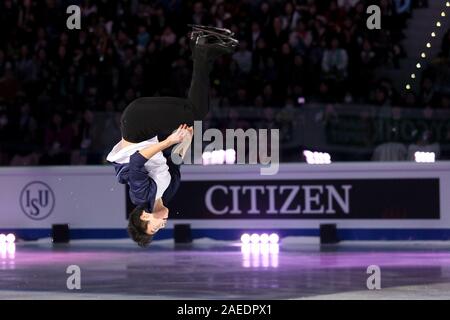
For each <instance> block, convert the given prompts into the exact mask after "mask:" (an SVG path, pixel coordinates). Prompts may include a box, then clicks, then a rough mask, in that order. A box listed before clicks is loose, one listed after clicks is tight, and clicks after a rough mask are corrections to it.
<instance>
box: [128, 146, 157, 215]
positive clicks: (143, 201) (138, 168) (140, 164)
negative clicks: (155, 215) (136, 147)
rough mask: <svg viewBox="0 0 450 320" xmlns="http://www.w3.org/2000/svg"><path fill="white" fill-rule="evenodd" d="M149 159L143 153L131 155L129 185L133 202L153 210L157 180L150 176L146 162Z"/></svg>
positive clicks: (147, 209)
mask: <svg viewBox="0 0 450 320" xmlns="http://www.w3.org/2000/svg"><path fill="white" fill-rule="evenodd" d="M147 161H148V159H147V158H145V157H144V156H143V155H142V154H140V153H139V152H136V153H135V154H133V155H132V156H131V157H130V168H129V186H130V192H129V194H130V199H131V202H132V203H133V204H134V205H136V206H140V207H142V208H144V209H145V211H147V212H152V210H153V205H154V202H155V195H156V189H157V186H156V182H155V181H154V180H153V179H152V178H150V177H149V176H148V172H147V170H146V169H145V166H144V165H145V163H146V162H147Z"/></svg>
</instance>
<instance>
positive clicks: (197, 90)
mask: <svg viewBox="0 0 450 320" xmlns="http://www.w3.org/2000/svg"><path fill="white" fill-rule="evenodd" d="M209 70H210V64H209V63H208V61H206V60H203V59H196V60H194V67H193V74H192V80H191V87H190V89H189V93H188V97H187V99H182V98H175V97H142V98H138V99H136V100H134V101H133V102H131V103H130V104H129V105H128V106H127V107H126V109H125V110H124V112H123V114H122V118H121V131H122V137H123V138H124V139H125V140H126V141H128V142H132V143H138V142H142V141H145V140H148V139H151V138H153V137H154V136H157V135H163V136H166V135H167V134H170V133H171V132H172V131H173V130H175V129H176V128H177V127H178V126H179V125H180V124H183V123H186V124H187V125H189V126H191V125H193V123H194V120H202V119H203V118H204V117H205V116H206V115H207V113H208V111H209Z"/></svg>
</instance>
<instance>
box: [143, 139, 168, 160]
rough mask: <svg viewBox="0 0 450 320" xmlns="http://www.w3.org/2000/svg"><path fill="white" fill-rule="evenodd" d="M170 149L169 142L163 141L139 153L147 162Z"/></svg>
mask: <svg viewBox="0 0 450 320" xmlns="http://www.w3.org/2000/svg"><path fill="white" fill-rule="evenodd" d="M168 147H170V144H169V143H168V141H167V140H164V141H161V142H159V143H157V144H152V145H150V146H148V147H146V148H144V149H141V150H139V153H140V154H141V155H142V156H143V157H144V158H146V159H147V160H148V159H150V158H151V157H153V156H154V155H155V154H157V153H158V152H160V151H162V150H164V149H166V148H168Z"/></svg>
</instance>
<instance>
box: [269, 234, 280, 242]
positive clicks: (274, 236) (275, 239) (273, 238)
mask: <svg viewBox="0 0 450 320" xmlns="http://www.w3.org/2000/svg"><path fill="white" fill-rule="evenodd" d="M269 241H270V243H278V241H280V237H279V236H278V235H277V234H276V233H272V234H271V235H270V236H269Z"/></svg>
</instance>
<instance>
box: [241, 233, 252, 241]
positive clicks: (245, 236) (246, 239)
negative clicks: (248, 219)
mask: <svg viewBox="0 0 450 320" xmlns="http://www.w3.org/2000/svg"><path fill="white" fill-rule="evenodd" d="M241 242H242V243H243V244H248V243H250V235H249V234H248V233H244V234H243V235H242V236H241Z"/></svg>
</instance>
